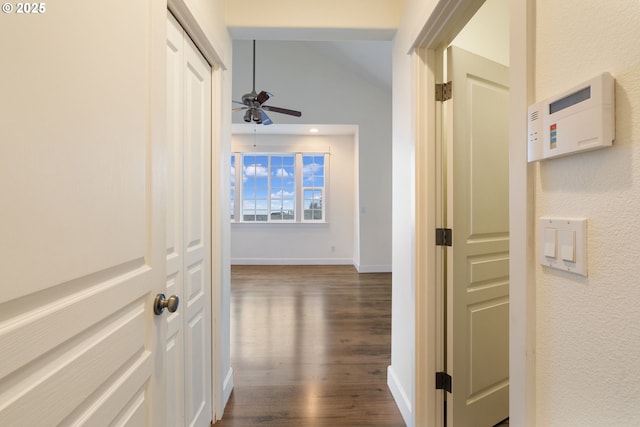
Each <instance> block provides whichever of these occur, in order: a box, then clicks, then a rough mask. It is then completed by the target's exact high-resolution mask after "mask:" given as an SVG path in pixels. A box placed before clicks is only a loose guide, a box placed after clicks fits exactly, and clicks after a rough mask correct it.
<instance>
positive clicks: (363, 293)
mask: <svg viewBox="0 0 640 427" xmlns="http://www.w3.org/2000/svg"><path fill="white" fill-rule="evenodd" d="M231 282H232V285H231V310H232V311H231V340H232V346H231V365H232V367H233V369H234V381H235V387H234V391H233V393H232V395H231V399H230V400H229V403H228V404H227V407H226V409H225V413H224V417H223V419H222V420H221V421H219V422H218V423H216V424H215V426H216V427H231V426H233V427H240V426H242V427H256V426H277V427H289V426H296V427H307V426H310V427H311V426H312V427H316V426H317V427H321V426H323V427H324V426H327V427H328V426H331V427H351V426H368V427H375V426H380V427H383V426H384V427H395V426H404V425H405V424H404V422H403V421H402V417H401V416H400V412H399V411H398V409H397V407H396V405H395V403H394V401H393V399H392V397H391V394H390V393H389V390H388V388H387V383H386V381H387V380H386V376H387V375H386V372H387V366H388V365H389V363H390V350H391V275H390V274H378V273H376V274H358V273H357V272H356V270H355V269H354V268H353V267H351V266H331V267H324V266H323V267H320V266H295V267H291V266H286V267H284V266H234V267H233V268H232V279H231Z"/></svg>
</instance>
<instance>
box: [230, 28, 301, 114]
mask: <svg viewBox="0 0 640 427" xmlns="http://www.w3.org/2000/svg"><path fill="white" fill-rule="evenodd" d="M272 96H273V95H271V94H270V93H269V92H265V91H261V92H260V93H257V92H256V41H255V40H254V41H253V88H252V90H251V92H249V93H246V94H244V95H242V102H239V101H233V103H234V104H239V105H242V107H238V108H234V109H233V110H232V111H234V112H236V111H243V110H246V111H245V113H244V121H245V122H247V123H251V122H252V121H253V122H254V123H256V124H258V125H270V124H271V123H273V122H272V121H271V119H270V118H269V116H267V113H265V111H271V112H274V113H279V114H287V115H289V116H294V117H301V116H302V113H301V112H300V111H296V110H289V109H288V108H281V107H275V106H272V105H263V104H264V103H265V102H267V101H268V100H269V98H271V97H272Z"/></svg>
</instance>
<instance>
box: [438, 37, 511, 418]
mask: <svg viewBox="0 0 640 427" xmlns="http://www.w3.org/2000/svg"><path fill="white" fill-rule="evenodd" d="M447 73H448V75H449V80H450V81H451V82H452V87H453V97H452V99H451V100H449V101H447V103H446V104H447V106H446V116H447V123H448V125H447V126H446V133H447V137H446V140H447V143H446V150H447V184H446V185H447V189H446V194H447V223H448V225H447V226H448V228H452V230H453V245H452V247H451V248H449V250H448V254H447V298H446V299H447V316H446V319H447V320H446V322H447V333H446V337H447V340H446V342H447V344H446V345H447V357H446V361H447V367H446V370H447V372H448V374H449V375H451V377H452V393H451V394H448V395H447V402H448V403H447V425H448V426H454V427H490V426H493V425H495V424H496V423H498V422H500V421H502V420H504V419H505V418H507V417H508V416H509V203H508V191H509V180H508V176H509V173H508V172H509V159H508V134H509V129H508V128H509V126H508V117H509V114H508V103H509V90H508V77H509V70H508V68H507V67H506V66H503V65H500V64H497V63H495V62H492V61H489V60H487V59H485V58H482V57H479V56H477V55H474V54H471V53H469V52H466V51H464V50H462V49H460V48H456V47H450V48H448V50H447Z"/></svg>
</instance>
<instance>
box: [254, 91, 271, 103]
mask: <svg viewBox="0 0 640 427" xmlns="http://www.w3.org/2000/svg"><path fill="white" fill-rule="evenodd" d="M271 96H272V95H271V94H270V93H269V92H265V91H262V92H260V93H259V94H258V96H256V101H258V103H259V104H260V105H262V104H264V103H265V102H267V101H268V100H269V98H271Z"/></svg>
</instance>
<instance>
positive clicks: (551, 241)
mask: <svg viewBox="0 0 640 427" xmlns="http://www.w3.org/2000/svg"><path fill="white" fill-rule="evenodd" d="M538 233H539V234H538V239H539V241H538V247H539V254H540V255H539V257H540V264H542V265H544V266H546V267H551V268H556V269H559V270H564V271H568V272H570V273H575V274H580V275H582V276H585V277H586V276H587V219H586V218H547V217H545V218H540V220H539V226H538Z"/></svg>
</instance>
